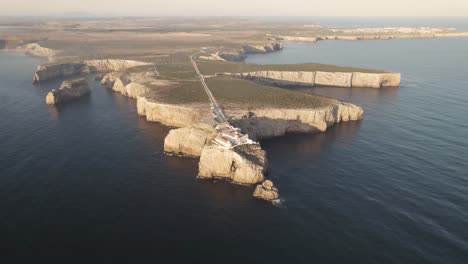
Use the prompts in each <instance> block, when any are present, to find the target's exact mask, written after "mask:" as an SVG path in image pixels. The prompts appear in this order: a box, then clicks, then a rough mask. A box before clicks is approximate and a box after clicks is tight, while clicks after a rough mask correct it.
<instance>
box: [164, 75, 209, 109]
mask: <svg viewBox="0 0 468 264" xmlns="http://www.w3.org/2000/svg"><path fill="white" fill-rule="evenodd" d="M156 96H157V98H158V99H159V100H161V101H163V102H165V103H168V104H190V103H206V104H208V103H209V102H210V101H209V99H208V96H207V95H206V93H205V91H204V90H203V87H202V85H201V83H200V82H199V81H198V80H194V81H183V82H179V83H178V84H176V85H174V86H173V87H170V88H169V89H165V90H163V91H159V92H157V95H156Z"/></svg>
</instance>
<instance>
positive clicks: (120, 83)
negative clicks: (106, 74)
mask: <svg viewBox="0 0 468 264" xmlns="http://www.w3.org/2000/svg"><path fill="white" fill-rule="evenodd" d="M129 83H130V78H129V77H128V75H127V74H125V73H123V74H121V75H120V76H119V77H118V78H117V79H115V80H114V85H113V86H112V91H114V92H118V93H121V94H123V95H125V94H126V86H127V84H129Z"/></svg>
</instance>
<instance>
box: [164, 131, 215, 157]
mask: <svg viewBox="0 0 468 264" xmlns="http://www.w3.org/2000/svg"><path fill="white" fill-rule="evenodd" d="M215 134H216V131H215V130H214V129H213V127H212V126H210V125H208V124H204V123H199V124H194V125H192V126H189V127H184V128H178V129H172V130H171V131H169V134H168V135H167V136H166V138H165V140H164V151H165V152H168V153H174V154H178V155H187V156H193V157H199V156H200V155H201V154H202V151H203V148H204V147H205V145H207V144H209V143H210V141H211V139H213V138H214V137H215Z"/></svg>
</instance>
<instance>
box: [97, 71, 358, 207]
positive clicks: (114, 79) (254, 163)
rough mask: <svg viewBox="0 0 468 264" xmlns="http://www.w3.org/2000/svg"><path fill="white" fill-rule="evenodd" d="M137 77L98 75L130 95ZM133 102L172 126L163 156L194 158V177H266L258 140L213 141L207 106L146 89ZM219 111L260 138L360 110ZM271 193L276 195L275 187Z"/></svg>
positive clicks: (343, 106)
mask: <svg viewBox="0 0 468 264" xmlns="http://www.w3.org/2000/svg"><path fill="white" fill-rule="evenodd" d="M132 80H133V81H132ZM137 81H138V80H137V79H135V78H133V77H132V76H131V75H130V76H129V75H127V74H125V73H120V72H112V73H108V74H107V75H105V76H104V77H103V79H102V80H101V84H102V85H103V86H104V87H107V88H108V89H112V90H113V91H115V92H119V93H121V94H122V95H124V96H128V97H133V98H135V96H130V95H129V92H128V88H129V87H131V86H132V85H133V86H134V85H143V84H141V83H137ZM136 100H137V110H138V114H139V115H141V116H145V117H146V120H147V121H150V122H159V123H161V124H163V125H167V126H170V127H175V128H173V129H171V130H170V131H169V133H168V135H167V136H166V138H165V140H164V150H165V152H166V153H169V154H174V155H178V156H189V157H193V158H198V159H199V172H198V176H199V177H200V178H203V179H215V178H216V179H218V178H219V179H224V180H228V181H231V182H233V183H236V184H243V185H244V184H245V185H255V184H261V183H262V182H264V181H265V180H266V179H267V176H266V171H267V169H268V160H267V155H266V152H265V151H264V150H262V149H261V146H260V145H259V144H252V145H242V146H237V147H234V148H232V149H225V148H221V147H219V146H218V145H216V144H213V142H212V139H213V138H214V137H215V136H216V131H215V129H214V127H213V124H212V123H210V121H209V116H210V109H209V107H208V104H206V105H200V104H185V105H184V104H167V103H163V102H160V101H158V100H157V99H156V98H153V97H152V96H150V95H149V94H148V93H146V92H144V93H142V94H140V95H138V96H136ZM225 114H226V116H227V118H228V119H229V121H230V122H231V123H232V124H233V125H235V126H236V127H239V128H241V129H242V131H244V133H247V134H248V135H249V137H250V138H252V139H255V140H261V139H265V138H271V137H279V136H283V135H285V134H287V133H292V132H300V133H318V132H325V131H326V130H327V128H328V127H330V126H333V125H334V124H337V123H340V122H348V121H358V120H361V119H362V118H363V115H364V111H363V110H362V108H360V107H358V106H356V105H353V104H349V103H343V102H340V101H338V100H335V101H333V102H332V103H331V104H330V105H329V106H326V107H322V108H317V109H281V108H277V109H276V108H275V109H256V110H250V111H248V110H243V109H225ZM262 188H263V187H262ZM262 190H263V192H261V193H262V194H265V195H263V196H264V197H263V199H267V200H268V197H276V198H275V199H277V195H270V194H271V193H270V192H271V190H264V189H262ZM262 190H260V189H259V190H257V197H258V196H259V195H260V196H262V195H261V194H258V192H259V191H262ZM275 192H276V194H277V193H278V191H277V189H276V191H275Z"/></svg>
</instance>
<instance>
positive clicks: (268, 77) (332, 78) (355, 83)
mask: <svg viewBox="0 0 468 264" xmlns="http://www.w3.org/2000/svg"><path fill="white" fill-rule="evenodd" d="M217 75H228V76H233V77H236V78H241V79H247V80H254V81H259V82H262V83H266V84H270V85H277V86H335V87H347V88H349V87H369V88H381V87H398V86H400V80H401V74H399V73H390V72H388V73H387V72H385V73H363V72H321V71H316V72H315V71H314V72H307V71H256V72H244V73H218V74H217Z"/></svg>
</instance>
